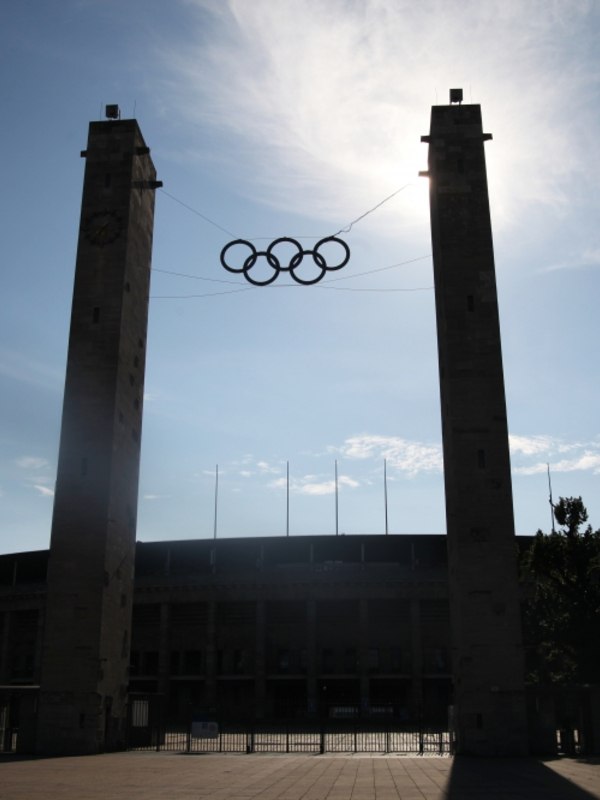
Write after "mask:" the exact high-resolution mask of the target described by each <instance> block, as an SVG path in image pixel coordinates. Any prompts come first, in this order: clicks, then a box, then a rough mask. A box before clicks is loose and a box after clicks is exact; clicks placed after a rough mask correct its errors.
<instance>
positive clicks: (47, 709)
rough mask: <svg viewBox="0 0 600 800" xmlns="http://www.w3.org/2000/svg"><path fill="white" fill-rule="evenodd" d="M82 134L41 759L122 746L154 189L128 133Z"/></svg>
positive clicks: (93, 130) (142, 154)
mask: <svg viewBox="0 0 600 800" xmlns="http://www.w3.org/2000/svg"><path fill="white" fill-rule="evenodd" d="M107 116H109V117H112V118H109V119H107V120H106V121H104V122H93V123H91V124H90V128H89V137H88V145H87V150H85V151H83V152H82V156H84V157H85V158H86V169H85V178H84V186H83V198H82V208H81V222H80V228H79V241H78V247H77V263H76V269H75V285H74V291H73V305H72V311H71V329H70V336H69V351H68V360H67V374H66V382H65V393H64V404H63V416H62V430H61V438H60V451H59V458H58V473H57V481H56V494H55V500H54V514H53V520H52V536H51V542H50V560H49V567H48V598H47V605H46V618H45V627H44V639H43V651H42V674H41V689H40V703H39V714H38V728H37V743H36V749H37V752H38V753H43V754H60V755H66V754H79V753H95V752H99V751H102V750H105V749H113V748H118V747H119V746H121V745H122V744H123V737H124V725H125V716H126V688H127V675H128V666H129V640H130V631H131V608H132V594H133V569H134V552H135V533H136V513H137V497H138V477H139V463H140V438H141V428H142V401H143V391H144V368H145V356H146V329H147V319H148V296H149V287H150V261H151V249H152V233H153V221H154V196H155V189H156V188H157V186H160V185H161V184H160V183H159V182H157V181H156V173H155V170H154V166H153V164H152V160H151V158H150V151H149V149H148V147H146V144H145V142H144V139H143V137H142V134H141V132H140V129H139V127H138V124H137V122H136V121H135V120H121V119H120V118H119V113H118V108H117V107H116V106H108V107H107Z"/></svg>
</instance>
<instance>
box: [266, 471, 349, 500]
mask: <svg viewBox="0 0 600 800" xmlns="http://www.w3.org/2000/svg"><path fill="white" fill-rule="evenodd" d="M286 485H287V479H286V478H277V479H276V480H274V481H271V484H270V486H271V487H272V488H273V489H283V488H285V487H286ZM359 486H360V482H359V481H357V480H355V479H354V478H350V477H349V476H348V475H340V476H339V477H338V489H340V488H342V487H346V488H348V489H356V488H358V487H359ZM290 492H291V493H293V494H301V495H313V496H321V495H328V494H334V493H335V480H331V479H329V478H324V477H322V476H321V477H320V476H317V475H305V476H304V477H302V478H291V479H290Z"/></svg>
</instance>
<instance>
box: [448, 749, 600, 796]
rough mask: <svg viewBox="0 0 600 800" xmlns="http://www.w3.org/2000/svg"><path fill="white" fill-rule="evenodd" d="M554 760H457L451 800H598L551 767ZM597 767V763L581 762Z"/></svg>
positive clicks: (450, 783)
mask: <svg viewBox="0 0 600 800" xmlns="http://www.w3.org/2000/svg"><path fill="white" fill-rule="evenodd" d="M552 763H553V761H552V760H548V761H543V760H540V759H534V758H515V759H511V758H494V759H491V758H490V759H488V758H469V757H467V756H457V757H455V759H454V762H453V765H452V770H451V772H450V777H449V779H448V786H447V790H446V791H447V797H448V800H489V799H490V797H493V798H494V800H517V798H518V800H521V798H523V800H542V798H543V800H597V798H598V797H600V794H596V793H594V794H591V793H590V792H588V791H586V790H585V789H583V788H581V787H580V786H577V785H576V784H575V783H573V782H572V781H571V780H569V779H567V778H565V777H563V776H562V775H559V774H558V773H557V772H556V771H555V770H553V769H552V768H551V766H550V764H552ZM578 763H580V764H582V765H583V764H588V765H592V764H598V759H578Z"/></svg>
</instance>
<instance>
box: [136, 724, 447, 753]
mask: <svg viewBox="0 0 600 800" xmlns="http://www.w3.org/2000/svg"><path fill="white" fill-rule="evenodd" d="M361 723H362V724H361ZM199 727H200V728H201V730H200V731H198V729H197V728H198V726H196V725H195V724H194V723H193V722H191V723H190V724H189V725H188V726H171V725H165V726H162V725H157V726H147V727H145V728H144V729H139V728H138V729H133V730H132V729H130V742H129V747H130V749H133V750H150V749H154V750H158V751H161V750H164V751H176V752H185V753H312V754H318V753H321V754H325V753H398V754H413V755H449V754H450V753H451V750H452V743H451V736H450V733H449V732H448V731H447V730H444V729H443V728H422V729H415V728H414V727H407V726H406V725H402V724H400V723H398V724H397V725H396V724H394V722H393V721H387V720H386V721H385V722H383V723H381V724H376V723H365V722H364V721H361V720H356V721H354V722H352V723H349V722H340V721H338V720H330V719H327V720H325V721H324V722H321V723H315V724H314V725H310V724H306V723H302V724H300V723H298V722H296V721H295V722H293V723H289V724H280V723H274V724H265V723H264V722H260V723H258V722H243V723H232V722H227V723H219V724H217V723H215V722H211V723H210V733H209V735H206V734H207V730H206V726H202V725H201V726H199Z"/></svg>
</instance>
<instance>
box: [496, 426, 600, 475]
mask: <svg viewBox="0 0 600 800" xmlns="http://www.w3.org/2000/svg"><path fill="white" fill-rule="evenodd" d="M510 445H511V455H512V461H513V472H514V473H515V474H516V475H538V474H539V473H542V472H546V471H547V469H548V465H549V466H550V469H551V470H552V472H554V473H556V472H578V471H584V472H592V473H594V474H600V439H598V438H597V439H595V440H592V441H590V442H566V441H564V440H563V439H560V438H557V437H552V436H514V435H511V437H510ZM567 454H569V457H567V458H565V456H566V455H567Z"/></svg>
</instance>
